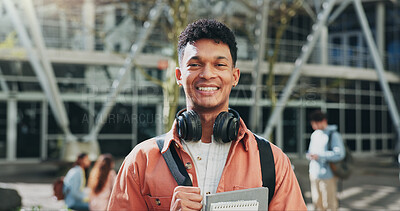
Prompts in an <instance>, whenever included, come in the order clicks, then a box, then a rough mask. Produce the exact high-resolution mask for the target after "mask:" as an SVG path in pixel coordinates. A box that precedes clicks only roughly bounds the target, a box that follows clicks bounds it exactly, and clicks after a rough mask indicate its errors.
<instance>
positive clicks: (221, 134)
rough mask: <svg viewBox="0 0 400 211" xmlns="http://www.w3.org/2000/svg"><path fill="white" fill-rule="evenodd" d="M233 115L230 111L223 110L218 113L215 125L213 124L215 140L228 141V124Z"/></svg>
mask: <svg viewBox="0 0 400 211" xmlns="http://www.w3.org/2000/svg"><path fill="white" fill-rule="evenodd" d="M230 116H232V115H231V114H229V113H228V112H221V113H219V114H218V116H217V118H215V121H214V126H213V135H214V140H215V141H216V142H219V143H227V142H229V141H231V140H229V135H228V131H227V130H228V125H229V118H230Z"/></svg>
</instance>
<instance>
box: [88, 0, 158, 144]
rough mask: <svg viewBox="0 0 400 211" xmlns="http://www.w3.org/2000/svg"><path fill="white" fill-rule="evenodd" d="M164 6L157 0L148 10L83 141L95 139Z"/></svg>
mask: <svg viewBox="0 0 400 211" xmlns="http://www.w3.org/2000/svg"><path fill="white" fill-rule="evenodd" d="M164 7H165V5H164V3H163V1H159V2H157V4H156V6H155V7H154V8H153V9H152V10H151V11H150V13H149V21H146V22H145V23H144V24H143V27H144V29H143V31H142V34H141V37H140V38H139V40H138V42H137V43H135V44H133V45H132V47H131V51H130V54H129V55H128V57H127V58H126V59H125V62H124V66H123V67H122V68H121V69H120V70H119V73H118V77H117V79H115V80H114V81H113V83H112V85H111V91H110V93H109V95H108V97H107V101H106V102H105V103H104V105H103V107H102V109H101V111H100V113H99V115H97V118H96V122H95V125H94V126H93V128H92V130H91V131H90V133H89V134H88V135H87V136H85V137H84V138H83V139H84V141H90V140H93V139H96V137H97V135H98V134H99V132H100V130H101V128H102V127H103V125H104V123H105V121H106V119H107V117H108V114H109V113H110V111H111V109H112V108H113V106H114V105H115V101H116V98H117V96H118V94H119V93H120V92H121V89H122V85H123V84H125V82H126V80H127V79H128V77H127V75H128V73H129V71H130V70H131V68H132V66H133V65H134V60H135V59H136V57H137V55H138V54H140V52H141V51H142V49H143V47H144V46H145V44H146V41H147V39H148V37H149V36H150V33H151V32H152V30H153V28H154V27H155V25H156V23H157V20H158V18H159V17H160V15H161V12H162V10H163V8H164Z"/></svg>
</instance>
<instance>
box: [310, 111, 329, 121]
mask: <svg viewBox="0 0 400 211" xmlns="http://www.w3.org/2000/svg"><path fill="white" fill-rule="evenodd" d="M324 119H326V120H327V118H326V114H325V113H323V112H322V111H321V110H315V111H313V112H312V113H311V114H310V121H315V122H321V121H322V120H324Z"/></svg>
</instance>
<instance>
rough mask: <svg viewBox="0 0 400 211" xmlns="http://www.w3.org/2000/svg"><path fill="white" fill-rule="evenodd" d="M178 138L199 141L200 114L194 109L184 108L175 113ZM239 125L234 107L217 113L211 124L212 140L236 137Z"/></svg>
mask: <svg viewBox="0 0 400 211" xmlns="http://www.w3.org/2000/svg"><path fill="white" fill-rule="evenodd" d="M175 119H176V121H177V129H178V134H179V138H181V139H184V140H185V141H199V140H200V139H201V135H202V128H201V120H200V116H199V115H198V114H197V112H196V111H194V110H187V109H186V108H184V109H182V110H180V111H179V112H178V113H177V114H176V115H175ZM239 126H240V115H239V113H238V112H237V111H235V110H234V109H231V108H229V109H228V112H226V111H223V112H221V113H219V114H218V116H217V117H216V119H215V122H214V125H213V135H214V140H215V141H217V142H223V143H227V142H230V141H233V140H235V139H236V137H237V134H238V131H239Z"/></svg>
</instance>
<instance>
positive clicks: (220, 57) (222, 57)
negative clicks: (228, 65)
mask: <svg viewBox="0 0 400 211" xmlns="http://www.w3.org/2000/svg"><path fill="white" fill-rule="evenodd" d="M217 59H225V60H227V61H229V59H228V58H226V57H225V56H218V57H217Z"/></svg>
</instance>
